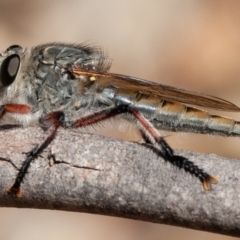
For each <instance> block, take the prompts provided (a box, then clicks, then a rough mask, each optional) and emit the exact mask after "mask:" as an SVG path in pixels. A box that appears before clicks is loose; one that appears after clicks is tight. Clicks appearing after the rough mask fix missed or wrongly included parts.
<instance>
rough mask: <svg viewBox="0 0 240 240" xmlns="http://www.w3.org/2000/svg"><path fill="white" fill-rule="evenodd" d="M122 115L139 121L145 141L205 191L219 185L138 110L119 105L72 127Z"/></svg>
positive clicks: (80, 121)
mask: <svg viewBox="0 0 240 240" xmlns="http://www.w3.org/2000/svg"><path fill="white" fill-rule="evenodd" d="M121 113H129V114H131V115H133V116H134V117H135V119H136V120H137V126H138V129H139V131H140V132H141V134H142V135H143V138H144V140H145V141H147V143H148V144H151V146H152V147H153V148H154V149H155V150H156V151H157V153H158V154H159V155H160V156H162V157H163V158H164V159H165V160H166V161H168V162H170V163H171V164H173V165H175V166H177V167H178V168H180V169H181V168H183V169H184V170H185V171H186V172H188V173H190V174H192V175H194V176H196V177H197V178H198V179H199V180H200V181H201V182H202V184H203V187H204V189H205V190H209V189H210V184H211V183H217V182H218V180H217V178H216V177H214V176H211V175H209V174H208V173H206V172H205V171H204V170H202V169H201V168H199V167H198V166H196V165H195V164H194V163H193V162H191V161H189V160H188V159H186V158H184V157H182V156H178V155H175V154H174V151H173V149H172V148H171V147H170V146H169V145H168V144H167V142H166V141H165V140H164V139H163V137H161V136H160V134H159V132H158V131H157V130H156V129H155V128H154V127H153V125H152V124H151V123H150V122H149V121H148V120H147V119H146V118H145V117H144V116H143V115H142V114H141V113H139V112H138V111H137V110H135V109H133V108H131V107H130V106H127V105H119V106H116V107H112V108H109V109H106V110H103V111H101V112H97V113H94V114H92V115H89V116H86V117H83V118H80V119H78V120H76V121H75V122H74V123H73V124H72V127H84V126H87V125H91V124H94V123H97V122H100V121H102V120H105V119H108V118H110V117H114V116H116V115H118V114H121Z"/></svg>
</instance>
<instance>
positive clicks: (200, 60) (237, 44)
mask: <svg viewBox="0 0 240 240" xmlns="http://www.w3.org/2000/svg"><path fill="white" fill-rule="evenodd" d="M53 41H57V42H66V43H81V42H86V41H87V43H89V44H94V45H99V46H103V48H104V50H106V51H107V53H108V54H109V56H110V58H111V59H112V60H113V65H112V69H111V71H112V72H116V73H121V74H125V75H130V76H135V77H140V78H143V79H147V80H151V81H156V82H159V83H163V84H167V85H172V86H176V87H180V88H185V89H189V90H193V91H199V92H204V93H208V94H211V95H214V96H218V97H221V98H224V99H227V100H229V101H231V102H233V103H235V104H236V105H239V106H240V95H239V90H240V84H239V81H240V67H239V66H240V1H238V0H231V1H228V0H211V1H209V0H181V1H179V0H152V1H145V0H123V1H112V0H68V1H63V0H51V1H47V0H41V1H40V0H31V1H30V0H21V1H17V0H0V49H1V51H4V50H5V49H6V48H7V47H8V46H10V45H12V44H19V45H22V46H24V47H31V46H35V45H38V44H41V43H47V42H53ZM215 113H217V112H215ZM218 114H223V115H226V116H229V117H234V118H235V119H238V120H240V114H239V113H238V114H232V113H227V112H223V113H218ZM128 130H129V128H128ZM101 131H102V132H103V133H104V134H105V135H109V136H113V137H119V138H124V139H128V140H138V136H137V135H136V136H134V137H132V134H128V135H127V136H126V132H125V133H124V132H122V131H119V135H118V136H115V134H113V133H111V131H109V130H108V131H109V132H106V129H105V131H104V130H103V129H102V130H101ZM114 132H116V131H114ZM167 135H168V138H167V140H168V142H169V143H170V144H171V146H172V147H173V148H177V149H188V150H193V151H198V152H204V153H216V154H218V155H222V156H226V157H232V158H239V159H240V151H239V144H240V141H239V140H238V139H234V138H223V137H212V136H205V135H194V134H179V133H178V134H173V133H168V134H167ZM203 238H204V239H230V237H225V236H220V235H216V234H209V233H204V232H199V231H193V230H187V229H182V228H177V227H171V226H164V225H159V224H151V223H145V222H139V221H133V220H127V219H119V218H113V217H104V216H98V215H90V214H82V213H68V212H60V211H43V210H41V211H38V210H25V209H0V239H4V240H7V239H11V240H15V239H18V240H28V239H31V240H33V239H34V240H35V239H36V240H38V239H51V240H54V239H58V240H59V239H72V240H74V239H88V240H91V239H99V240H101V239H104V240H108V239H109V240H110V239H111V240H128V239H129V240H130V239H131V240H135V239H138V240H143V239H152V240H154V239H178V240H179V239H186V240H187V239H203Z"/></svg>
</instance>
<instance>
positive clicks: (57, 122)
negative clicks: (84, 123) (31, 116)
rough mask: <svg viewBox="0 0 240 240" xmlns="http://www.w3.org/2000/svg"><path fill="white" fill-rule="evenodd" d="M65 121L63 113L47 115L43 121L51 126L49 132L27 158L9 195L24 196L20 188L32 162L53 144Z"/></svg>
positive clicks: (9, 190)
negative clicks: (58, 130)
mask: <svg viewBox="0 0 240 240" xmlns="http://www.w3.org/2000/svg"><path fill="white" fill-rule="evenodd" d="M63 121H64V114H63V113H62V112H52V113H49V114H47V115H46V116H45V117H44V119H42V123H43V124H44V125H50V127H49V128H48V130H47V134H46V136H45V138H44V140H43V142H42V143H41V144H40V145H38V146H37V147H35V148H34V149H32V150H31V151H30V152H29V153H28V154H27V158H26V159H25V161H24V162H23V164H22V166H21V168H20V170H19V172H18V174H17V177H16V179H15V182H14V184H13V185H12V187H10V188H9V189H8V190H7V191H8V193H13V194H15V195H16V196H17V197H21V196H22V191H21V188H20V185H21V183H22V181H23V179H24V177H25V175H26V173H27V171H28V168H29V167H30V164H31V162H32V161H33V160H34V159H35V158H36V157H37V156H38V155H39V154H40V153H41V152H42V151H43V150H44V149H45V148H46V147H47V146H48V145H49V144H50V143H51V141H52V140H53V138H54V135H55V133H56V131H57V129H58V128H59V127H60V126H61V125H62V123H63Z"/></svg>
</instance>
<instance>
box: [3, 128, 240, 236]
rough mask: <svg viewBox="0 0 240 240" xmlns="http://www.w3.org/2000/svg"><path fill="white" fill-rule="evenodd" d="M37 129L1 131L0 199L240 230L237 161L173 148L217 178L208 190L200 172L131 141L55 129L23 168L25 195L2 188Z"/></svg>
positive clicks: (11, 203) (14, 204)
mask: <svg viewBox="0 0 240 240" xmlns="http://www.w3.org/2000/svg"><path fill="white" fill-rule="evenodd" d="M43 135H44V133H43V132H42V130H41V129H39V128H26V129H21V128H19V129H11V130H7V131H2V132H0V139H1V144H0V157H1V158H0V176H1V177H0V206H4V207H21V208H42V209H57V210H65V211H76V212H88V213H96V214H103V215H109V216H117V217H123V218H132V219H138V220H142V221H149V222H155V223H163V224H170V225H176V226H181V227H187V228H193V229H199V230H204V231H210V232H216V233H221V234H227V235H232V236H238V237H239V236H240V224H239V219H240V204H239V199H240V188H239V186H240V171H239V170H238V169H240V161H238V160H230V159H226V158H222V157H218V156H216V155H213V154H210V155H207V154H198V153H193V152H187V151H176V152H177V153H178V154H180V155H183V156H185V157H187V158H188V159H190V160H191V161H194V162H195V163H196V164H198V165H199V166H200V167H202V168H204V169H205V170H206V171H207V172H209V173H210V174H213V175H216V176H217V177H218V178H219V183H218V184H216V185H213V187H212V189H211V190H210V191H204V190H203V187H202V186H201V183H200V182H199V180H198V179H196V178H194V177H192V176H191V175H189V174H187V173H185V172H184V171H183V170H179V169H177V168H175V167H173V166H172V165H170V164H169V163H166V162H164V161H163V160H162V159H161V158H160V157H157V156H156V155H155V154H154V153H153V152H152V151H151V150H150V149H148V148H146V147H144V146H142V145H140V144H137V143H131V142H124V141H119V140H115V139H109V138H104V137H99V136H95V135H90V134H83V133H79V132H77V131H73V130H71V131H70V130H64V129H60V130H59V132H58V133H57V136H56V138H55V139H54V141H53V142H52V144H51V145H50V146H49V147H48V148H47V149H46V150H45V151H44V152H43V153H42V155H41V156H39V157H38V159H36V160H35V161H34V162H33V163H32V165H31V167H30V170H29V173H28V174H27V176H26V178H25V181H24V184H22V188H23V197H22V198H15V197H13V196H12V195H8V194H7V193H6V188H7V187H9V186H11V185H12V184H13V182H14V179H15V177H16V174H17V169H16V168H19V167H20V166H21V163H22V161H23V160H24V158H25V156H24V154H23V153H22V152H28V151H29V150H31V148H32V147H34V144H36V143H39V142H41V140H42V137H43Z"/></svg>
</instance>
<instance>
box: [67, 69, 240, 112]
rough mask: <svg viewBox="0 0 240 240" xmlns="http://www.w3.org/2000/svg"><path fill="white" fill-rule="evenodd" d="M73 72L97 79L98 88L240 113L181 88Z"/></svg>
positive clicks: (226, 103) (221, 101) (100, 74)
mask: <svg viewBox="0 0 240 240" xmlns="http://www.w3.org/2000/svg"><path fill="white" fill-rule="evenodd" d="M72 72H73V73H74V74H76V75H79V76H81V75H87V76H89V78H90V80H91V78H93V77H94V78H95V79H96V80H95V81H96V84H97V86H98V88H101V89H102V88H104V87H110V86H113V87H114V88H120V89H126V90H127V91H128V92H131V91H132V92H136V91H138V92H140V93H143V94H148V95H155V96H159V97H160V98H162V99H165V100H168V101H174V102H180V103H184V104H190V105H195V106H200V107H206V108H212V109H216V110H222V111H236V112H237V111H240V108H239V107H238V106H236V105H234V104H233V103H231V102H229V101H226V100H224V99H221V98H217V97H213V96H210V95H206V94H202V93H197V92H191V91H187V90H184V89H180V88H175V87H171V86H167V85H163V84H158V83H154V82H150V81H146V80H143V79H140V78H135V77H130V76H126V75H120V74H114V73H96V72H90V71H84V70H82V69H78V68H77V67H76V66H74V67H73V68H72Z"/></svg>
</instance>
